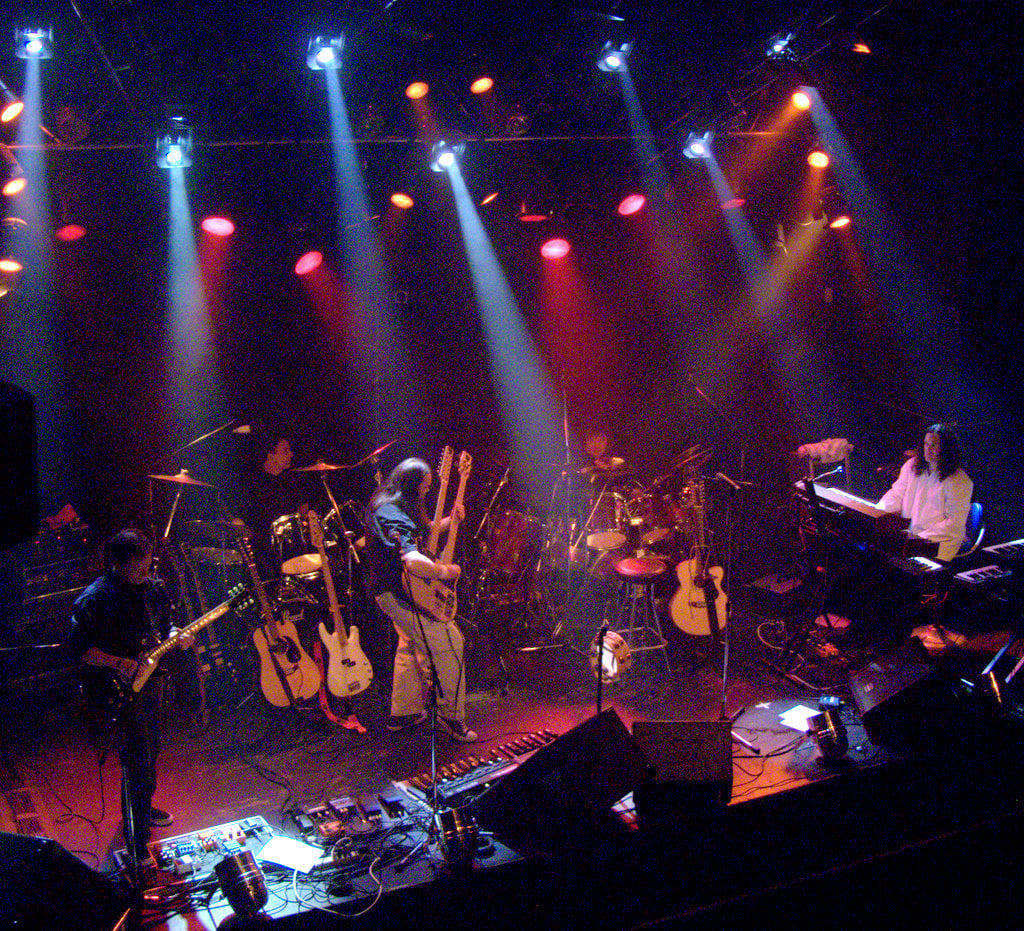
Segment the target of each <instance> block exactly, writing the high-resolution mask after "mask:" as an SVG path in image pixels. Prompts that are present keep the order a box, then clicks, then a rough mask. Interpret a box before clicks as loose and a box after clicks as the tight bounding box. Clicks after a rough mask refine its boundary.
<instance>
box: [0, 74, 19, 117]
mask: <svg viewBox="0 0 1024 931" xmlns="http://www.w3.org/2000/svg"><path fill="white" fill-rule="evenodd" d="M24 109H25V102H24V101H23V100H21V99H19V98H18V96H17V95H16V94H15V93H14V91H12V90H11V89H10V88H9V87H8V86H7V85H6V84H4V82H3V81H0V123H10V122H11V120H13V119H16V118H17V116H18V114H20V113H21V111H22V110H24Z"/></svg>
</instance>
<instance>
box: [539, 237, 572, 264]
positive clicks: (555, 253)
mask: <svg viewBox="0 0 1024 931" xmlns="http://www.w3.org/2000/svg"><path fill="white" fill-rule="evenodd" d="M571 250H572V246H570V245H569V241H568V240H566V239H561V238H558V239H549V240H548V241H547V242H545V243H544V244H543V245H542V246H541V247H540V254H541V255H542V256H544V258H546V259H564V258H565V257H566V256H567V255H568V254H569V252H570V251H571Z"/></svg>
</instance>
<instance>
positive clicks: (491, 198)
mask: <svg viewBox="0 0 1024 931" xmlns="http://www.w3.org/2000/svg"><path fill="white" fill-rule="evenodd" d="M500 193H501V191H491V193H490V194H488V195H487V196H486V197H485V198H484V199H483V200H482V201H480V206H481V207H485V206H487V204H490V203H492V202H493V201H496V200H497V199H498V195H499V194H500Z"/></svg>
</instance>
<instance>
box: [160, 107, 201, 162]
mask: <svg viewBox="0 0 1024 931" xmlns="http://www.w3.org/2000/svg"><path fill="white" fill-rule="evenodd" d="M156 163H157V165H159V166H160V167H161V168H188V167H189V165H191V164H192V129H191V127H190V126H187V125H186V124H185V122H184V120H181V119H179V118H173V119H171V120H169V121H168V124H167V128H166V129H165V131H164V132H162V133H161V134H160V135H159V136H157V139H156Z"/></svg>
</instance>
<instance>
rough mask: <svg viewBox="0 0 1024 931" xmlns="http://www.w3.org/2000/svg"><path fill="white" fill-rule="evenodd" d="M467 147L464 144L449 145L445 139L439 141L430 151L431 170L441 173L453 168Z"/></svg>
mask: <svg viewBox="0 0 1024 931" xmlns="http://www.w3.org/2000/svg"><path fill="white" fill-rule="evenodd" d="M465 147H466V144H465V143H464V142H456V143H449V142H445V140H444V139H440V140H438V141H437V142H436V143H434V147H433V148H432V149H431V150H430V170H431V171H437V172H441V171H447V170H448V169H449V168H453V167H454V166H455V163H456V162H457V161H458V158H459V156H460V155H462V153H463V151H464V150H465Z"/></svg>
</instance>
